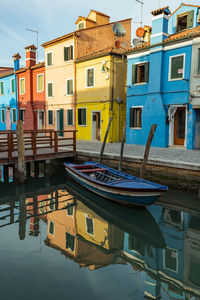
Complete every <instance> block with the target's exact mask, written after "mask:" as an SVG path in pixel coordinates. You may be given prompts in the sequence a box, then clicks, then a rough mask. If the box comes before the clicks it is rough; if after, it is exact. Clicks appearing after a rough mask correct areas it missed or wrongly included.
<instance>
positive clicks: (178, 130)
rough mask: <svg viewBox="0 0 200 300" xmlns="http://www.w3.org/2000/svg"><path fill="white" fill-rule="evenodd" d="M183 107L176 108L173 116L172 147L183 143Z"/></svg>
mask: <svg viewBox="0 0 200 300" xmlns="http://www.w3.org/2000/svg"><path fill="white" fill-rule="evenodd" d="M185 112H186V111H185V107H178V108H177V110H176V113H175V115H174V145H180V146H184V143H185Z"/></svg>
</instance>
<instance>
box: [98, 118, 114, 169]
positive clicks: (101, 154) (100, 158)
mask: <svg viewBox="0 0 200 300" xmlns="http://www.w3.org/2000/svg"><path fill="white" fill-rule="evenodd" d="M111 122H112V117H110V120H109V123H108V127H107V130H106V134H105V136H104V140H103V144H102V147H101V152H100V155H99V160H98V163H99V164H100V163H101V160H102V156H103V152H104V148H105V145H106V140H107V137H108V133H109V130H110V125H111Z"/></svg>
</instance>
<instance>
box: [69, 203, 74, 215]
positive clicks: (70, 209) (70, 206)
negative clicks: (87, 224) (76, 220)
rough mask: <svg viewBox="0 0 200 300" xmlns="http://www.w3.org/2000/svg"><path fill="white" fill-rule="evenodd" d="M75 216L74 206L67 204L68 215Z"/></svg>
mask: <svg viewBox="0 0 200 300" xmlns="http://www.w3.org/2000/svg"><path fill="white" fill-rule="evenodd" d="M73 214H74V206H73V204H72V203H69V204H67V215H68V216H73Z"/></svg>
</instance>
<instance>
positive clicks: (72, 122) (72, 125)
mask: <svg viewBox="0 0 200 300" xmlns="http://www.w3.org/2000/svg"><path fill="white" fill-rule="evenodd" d="M68 110H72V116H73V122H72V125H69V124H67V121H68V119H67V111H68ZM86 121H87V115H86ZM66 126H74V109H73V108H67V109H66Z"/></svg>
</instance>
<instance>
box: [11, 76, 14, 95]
mask: <svg viewBox="0 0 200 300" xmlns="http://www.w3.org/2000/svg"><path fill="white" fill-rule="evenodd" d="M12 80H14V87H15V78H12V79H10V93H11V94H15V91H14V92H12Z"/></svg>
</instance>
